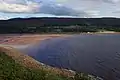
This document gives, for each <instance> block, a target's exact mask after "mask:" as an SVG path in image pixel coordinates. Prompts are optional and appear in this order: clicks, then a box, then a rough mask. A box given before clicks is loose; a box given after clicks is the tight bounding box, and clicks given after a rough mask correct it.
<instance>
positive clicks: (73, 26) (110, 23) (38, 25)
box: [0, 17, 120, 33]
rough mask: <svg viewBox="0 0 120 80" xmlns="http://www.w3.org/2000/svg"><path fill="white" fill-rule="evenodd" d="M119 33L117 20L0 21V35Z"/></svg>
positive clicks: (33, 19)
mask: <svg viewBox="0 0 120 80" xmlns="http://www.w3.org/2000/svg"><path fill="white" fill-rule="evenodd" d="M99 30H110V31H120V19H119V18H55V17H51V18H48V17H42V18H14V19H9V20H0V33H42V32H46V33H47V32H96V31H99Z"/></svg>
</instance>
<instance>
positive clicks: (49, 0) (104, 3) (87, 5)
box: [0, 0, 120, 19]
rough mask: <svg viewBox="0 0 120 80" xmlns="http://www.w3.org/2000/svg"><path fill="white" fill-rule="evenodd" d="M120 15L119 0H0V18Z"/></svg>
mask: <svg viewBox="0 0 120 80" xmlns="http://www.w3.org/2000/svg"><path fill="white" fill-rule="evenodd" d="M18 17H19V18H29V17H78V18H86V17H87V18H98V17H120V0H0V19H10V18H18Z"/></svg>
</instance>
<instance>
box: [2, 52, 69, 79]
mask: <svg viewBox="0 0 120 80" xmlns="http://www.w3.org/2000/svg"><path fill="white" fill-rule="evenodd" d="M0 80H69V79H68V78H67V77H63V76H60V75H56V74H54V73H49V72H46V71H44V70H42V69H40V70H37V69H29V68H26V67H24V66H21V65H20V64H17V63H15V61H14V60H13V59H12V58H11V57H9V56H7V55H6V54H5V53H0Z"/></svg>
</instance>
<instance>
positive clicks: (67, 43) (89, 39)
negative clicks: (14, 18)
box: [22, 34, 120, 80]
mask: <svg viewBox="0 0 120 80" xmlns="http://www.w3.org/2000/svg"><path fill="white" fill-rule="evenodd" d="M22 51H23V52H24V53H27V54H28V55H30V56H32V57H33V58H35V59H36V60H38V61H40V62H43V63H45V64H48V65H51V66H55V67H59V68H66V69H72V70H75V71H78V72H84V73H89V74H93V75H96V76H99V77H102V78H104V79H107V78H108V80H120V34H81V35H74V36H70V37H68V38H56V39H50V40H45V41H43V42H42V43H40V44H35V45H31V46H29V47H27V48H25V49H22Z"/></svg>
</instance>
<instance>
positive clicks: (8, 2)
mask: <svg viewBox="0 0 120 80" xmlns="http://www.w3.org/2000/svg"><path fill="white" fill-rule="evenodd" d="M0 12H4V13H31V14H32V13H35V14H38V13H39V14H41V13H42V14H52V15H56V16H79V17H84V16H86V17H87V16H88V14H87V13H85V12H84V11H82V10H81V11H77V10H74V9H72V8H70V7H67V6H65V5H64V4H59V3H57V2H55V1H53V0H48V1H43V0H42V1H40V3H38V2H37V1H34V0H4V1H1V0H0Z"/></svg>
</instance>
